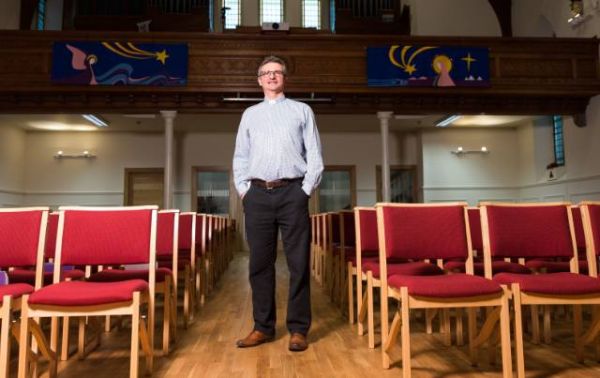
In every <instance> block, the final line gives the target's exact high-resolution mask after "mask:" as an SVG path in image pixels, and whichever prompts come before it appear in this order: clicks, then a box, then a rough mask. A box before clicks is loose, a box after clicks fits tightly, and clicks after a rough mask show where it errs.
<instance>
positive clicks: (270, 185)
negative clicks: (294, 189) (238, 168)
mask: <svg viewBox="0 0 600 378" xmlns="http://www.w3.org/2000/svg"><path fill="white" fill-rule="evenodd" d="M302 180H304V177H297V178H292V179H287V178H285V179H280V180H274V181H265V180H260V179H252V180H250V182H252V185H256V186H258V187H259V188H263V189H269V190H270V189H275V188H280V187H282V186H287V185H289V184H291V183H294V182H300V181H302Z"/></svg>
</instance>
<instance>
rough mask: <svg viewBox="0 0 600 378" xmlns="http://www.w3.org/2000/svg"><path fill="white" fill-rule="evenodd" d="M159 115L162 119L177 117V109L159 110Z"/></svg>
mask: <svg viewBox="0 0 600 378" xmlns="http://www.w3.org/2000/svg"><path fill="white" fill-rule="evenodd" d="M160 115H162V117H163V118H164V119H175V117H177V110H161V111H160Z"/></svg>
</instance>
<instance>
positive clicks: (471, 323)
mask: <svg viewBox="0 0 600 378" xmlns="http://www.w3.org/2000/svg"><path fill="white" fill-rule="evenodd" d="M467 327H468V334H469V360H470V362H471V365H472V366H477V348H476V347H475V338H476V337H477V309H475V308H472V307H471V308H469V309H468V310H467Z"/></svg>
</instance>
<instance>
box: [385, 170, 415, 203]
mask: <svg viewBox="0 0 600 378" xmlns="http://www.w3.org/2000/svg"><path fill="white" fill-rule="evenodd" d="M376 180H377V202H380V201H382V200H383V190H382V187H383V184H382V181H383V178H382V176H381V166H380V165H378V166H377V168H376ZM390 202H407V203H412V202H417V167H416V166H414V165H391V166H390Z"/></svg>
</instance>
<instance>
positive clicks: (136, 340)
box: [129, 292, 152, 378]
mask: <svg viewBox="0 0 600 378" xmlns="http://www.w3.org/2000/svg"><path fill="white" fill-rule="evenodd" d="M139 329H140V293H139V292H135V293H133V313H132V314H131V346H130V352H129V355H130V360H129V377H130V378H137V377H138V366H139V349H140V347H139V346H140V335H139ZM150 354H152V351H151V352H150Z"/></svg>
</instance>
